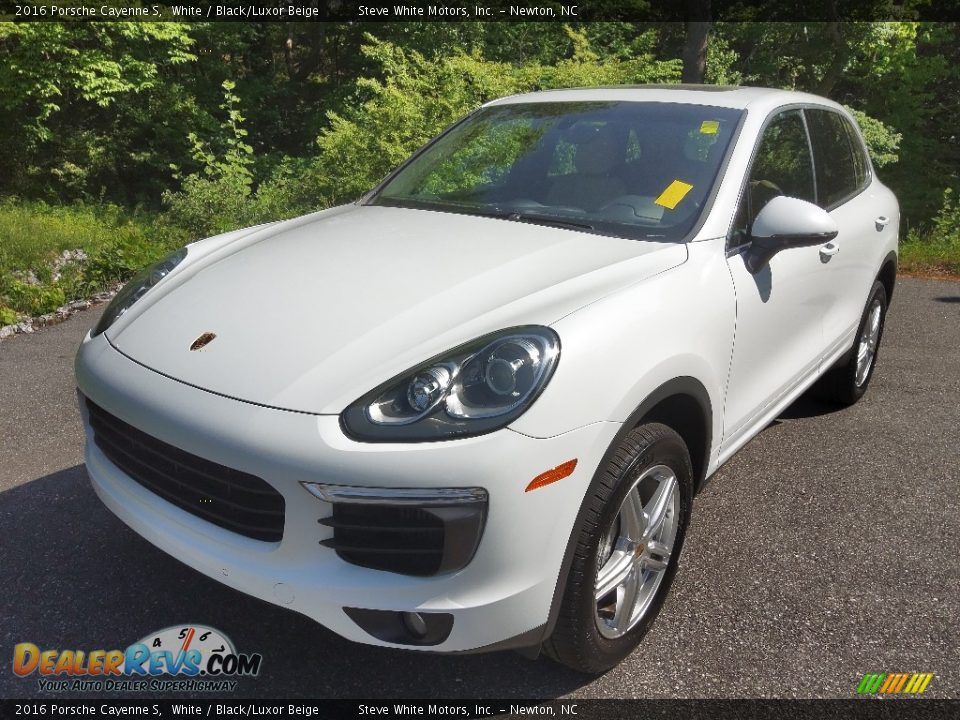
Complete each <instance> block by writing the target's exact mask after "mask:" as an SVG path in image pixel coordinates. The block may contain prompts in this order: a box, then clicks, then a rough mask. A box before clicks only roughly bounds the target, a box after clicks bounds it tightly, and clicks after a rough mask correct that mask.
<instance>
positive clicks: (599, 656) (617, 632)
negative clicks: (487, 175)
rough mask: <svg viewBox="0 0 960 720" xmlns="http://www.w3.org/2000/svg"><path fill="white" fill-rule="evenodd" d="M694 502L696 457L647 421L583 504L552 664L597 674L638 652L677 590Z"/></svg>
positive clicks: (551, 643)
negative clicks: (671, 591) (676, 578)
mask: <svg viewBox="0 0 960 720" xmlns="http://www.w3.org/2000/svg"><path fill="white" fill-rule="evenodd" d="M692 498H693V470H692V467H691V463H690V453H689V452H688V450H687V447H686V445H685V444H684V442H683V440H682V439H681V437H680V436H679V435H678V434H677V433H676V432H675V431H673V430H672V429H671V428H669V427H667V426H666V425H661V424H659V423H650V424H647V425H642V426H640V427H637V428H635V429H634V430H632V431H631V432H630V433H629V434H628V435H627V436H626V437H625V438H624V439H623V441H622V443H621V444H620V445H619V446H618V447H617V449H616V451H615V453H614V455H613V457H612V458H611V460H610V461H609V463H608V464H607V466H606V468H604V469H603V471H602V473H601V474H600V475H599V477H598V478H597V479H596V480H595V481H594V484H593V485H592V486H591V488H590V490H589V491H588V492H587V497H586V499H585V500H584V503H585V506H584V522H583V527H582V529H581V530H580V534H579V537H578V538H577V545H576V548H575V555H574V559H573V565H572V567H571V568H570V574H569V576H568V578H567V585H566V588H565V591H564V596H563V600H562V601H561V608H560V616H559V618H558V620H557V626H556V628H555V630H554V632H553V635H552V636H551V637H550V639H549V640H548V641H547V642H546V643H545V645H544V650H545V651H546V653H547V654H548V655H549V656H550V657H552V658H553V659H554V660H557V661H558V662H561V663H563V664H564V665H567V666H568V667H571V668H573V669H575V670H579V671H580V672H585V673H601V672H604V671H606V670H609V669H610V668H612V667H613V666H614V665H616V664H617V663H619V662H620V661H621V660H622V659H623V658H625V657H626V656H627V655H629V654H630V652H631V651H633V649H634V648H636V647H637V645H638V644H639V643H640V641H641V639H642V638H643V636H644V635H645V634H646V633H647V631H648V630H649V628H650V626H651V624H652V623H653V620H654V618H656V616H657V614H658V613H659V611H660V607H661V605H662V604H663V601H664V599H665V598H666V595H667V592H668V591H669V589H670V585H671V583H672V582H673V576H674V574H675V573H676V569H677V559H678V557H679V555H680V550H681V548H682V546H683V539H684V536H685V535H686V529H687V523H688V521H689V517H690V504H691V502H692Z"/></svg>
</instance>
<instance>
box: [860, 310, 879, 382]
mask: <svg viewBox="0 0 960 720" xmlns="http://www.w3.org/2000/svg"><path fill="white" fill-rule="evenodd" d="M882 314H883V308H882V306H881V303H880V298H875V299H874V301H873V303H872V304H871V305H870V310H869V311H868V313H867V322H866V323H864V325H863V332H861V333H860V342H859V343H858V345H857V377H856V383H857V386H858V387H859V386H860V385H863V383H864V382H866V380H867V376H869V375H870V368H871V367H872V366H873V358H874V357H875V356H876V354H877V344H878V343H879V342H880V318H881V315H882Z"/></svg>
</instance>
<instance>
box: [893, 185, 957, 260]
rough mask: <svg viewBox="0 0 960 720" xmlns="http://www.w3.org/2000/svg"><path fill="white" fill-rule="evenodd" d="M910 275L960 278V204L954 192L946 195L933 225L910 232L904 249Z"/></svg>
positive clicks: (902, 245)
mask: <svg viewBox="0 0 960 720" xmlns="http://www.w3.org/2000/svg"><path fill="white" fill-rule="evenodd" d="M900 268H901V269H902V270H904V271H906V272H917V273H933V274H941V273H946V274H949V275H960V202H958V201H957V198H956V194H955V192H954V191H953V190H952V189H951V188H947V189H946V190H944V191H943V200H942V204H941V205H940V210H939V211H938V212H937V214H936V215H935V216H934V217H933V220H931V222H930V223H928V224H927V225H925V226H921V227H920V228H910V230H909V231H908V232H907V237H906V240H905V241H904V242H903V243H902V244H901V246H900Z"/></svg>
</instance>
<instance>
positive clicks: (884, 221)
mask: <svg viewBox="0 0 960 720" xmlns="http://www.w3.org/2000/svg"><path fill="white" fill-rule="evenodd" d="M873 223H874V225H875V226H876V228H877V232H880V231H881V230H883V229H884V228H885V227H886V226H887V225H888V224H889V223H890V218H888V217H887V216H886V215H881V216H880V217H878V218H877V219H876V220H874V221H873Z"/></svg>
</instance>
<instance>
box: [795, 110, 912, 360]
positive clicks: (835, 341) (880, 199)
mask: <svg viewBox="0 0 960 720" xmlns="http://www.w3.org/2000/svg"><path fill="white" fill-rule="evenodd" d="M804 115H805V118H806V121H807V127H808V129H809V133H810V143H811V145H812V147H813V163H814V168H815V177H816V180H817V204H818V205H820V207H822V208H823V209H824V210H826V211H827V212H829V213H830V216H831V217H832V218H833V219H834V221H835V222H836V223H837V229H838V230H839V233H838V235H837V237H836V238H835V239H834V241H833V242H832V243H829V247H827V248H825V249H824V250H823V251H822V252H821V258H820V259H821V261H822V262H823V265H824V269H825V270H826V276H827V277H828V278H829V282H828V284H827V304H826V306H825V307H824V313H823V334H824V345H825V348H824V350H825V353H826V354H829V353H831V352H832V351H833V350H835V349H837V348H838V346H840V345H843V346H847V345H848V344H849V343H851V342H852V336H853V334H854V333H855V332H856V329H857V325H858V323H859V321H860V316H861V314H862V313H863V307H864V303H865V302H866V301H867V294H868V293H869V292H870V287H871V286H872V284H873V280H874V277H875V275H876V272H877V266H878V261H879V258H878V257H877V248H879V247H880V246H881V244H880V242H879V241H880V238H881V236H882V234H883V233H884V232H887V231H895V228H894V227H893V226H890V227H888V225H889V224H890V222H891V221H892V220H893V219H894V218H893V215H894V214H895V213H894V212H893V211H891V210H890V209H885V207H884V198H885V197H886V196H885V194H883V193H877V192H874V191H873V189H872V188H871V184H872V183H871V171H870V162H869V159H868V158H867V155H866V150H865V149H864V146H863V142H862V140H861V139H860V134H859V133H858V132H857V130H856V129H855V128H854V127H853V125H852V124H851V122H850V120H849V119H848V118H847V117H845V116H844V115H841V114H840V113H839V112H837V111H835V110H833V109H829V108H810V107H808V108H805V109H804Z"/></svg>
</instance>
